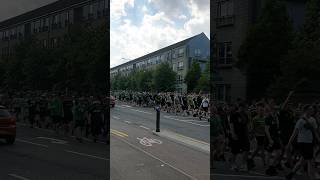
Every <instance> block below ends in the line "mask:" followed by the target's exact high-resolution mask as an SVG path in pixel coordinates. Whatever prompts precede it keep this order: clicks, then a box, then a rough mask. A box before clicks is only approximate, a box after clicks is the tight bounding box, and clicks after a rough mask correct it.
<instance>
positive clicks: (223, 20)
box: [216, 15, 235, 27]
mask: <svg viewBox="0 0 320 180" xmlns="http://www.w3.org/2000/svg"><path fill="white" fill-rule="evenodd" d="M234 20H235V17H234V15H230V16H221V17H218V18H216V25H217V27H224V26H232V25H233V24H234Z"/></svg>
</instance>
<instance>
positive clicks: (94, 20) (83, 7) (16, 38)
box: [0, 0, 109, 59]
mask: <svg viewBox="0 0 320 180" xmlns="http://www.w3.org/2000/svg"><path fill="white" fill-rule="evenodd" d="M108 3H109V2H108V0H59V1H56V2H54V3H51V4H48V5H46V6H43V7H40V8H38V9H35V10H32V11H30V12H27V13H24V14H21V15H19V16H16V17H13V18H10V19H8V20H5V21H2V22H0V58H1V59H5V58H9V57H10V56H12V55H13V54H14V53H15V50H14V48H15V45H16V44H17V43H19V42H21V41H23V40H25V39H27V38H30V37H35V38H36V39H37V40H38V41H40V42H41V43H42V45H43V47H45V48H54V47H57V46H59V43H60V41H61V40H62V38H63V36H64V35H65V34H66V33H67V32H68V31H69V30H70V28H71V27H72V26H73V25H85V26H87V25H99V24H106V23H107V19H108V18H107V17H108V13H109V9H108V6H109V4H108Z"/></svg>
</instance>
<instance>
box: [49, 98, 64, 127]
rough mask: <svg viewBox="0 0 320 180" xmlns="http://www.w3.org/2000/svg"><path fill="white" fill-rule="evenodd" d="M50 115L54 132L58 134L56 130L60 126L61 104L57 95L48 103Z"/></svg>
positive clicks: (61, 117)
mask: <svg viewBox="0 0 320 180" xmlns="http://www.w3.org/2000/svg"><path fill="white" fill-rule="evenodd" d="M49 109H50V115H51V118H52V121H53V126H54V130H55V131H56V132H58V128H60V127H61V125H62V119H63V104H62V100H61V98H60V97H59V96H58V95H55V96H54V97H53V99H52V100H51V101H50V103H49Z"/></svg>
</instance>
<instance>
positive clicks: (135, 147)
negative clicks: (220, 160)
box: [115, 136, 196, 180]
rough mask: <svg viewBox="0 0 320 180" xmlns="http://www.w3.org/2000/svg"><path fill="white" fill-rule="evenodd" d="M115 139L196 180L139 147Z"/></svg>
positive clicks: (194, 179)
mask: <svg viewBox="0 0 320 180" xmlns="http://www.w3.org/2000/svg"><path fill="white" fill-rule="evenodd" d="M115 137H117V136H115ZM117 139H119V140H120V141H122V142H124V143H127V144H128V145H130V146H131V147H133V148H134V149H137V150H139V151H141V152H143V153H145V154H147V155H149V156H150V157H152V158H154V159H156V160H158V161H160V162H161V163H163V164H165V165H167V166H169V167H171V168H172V169H174V170H176V171H178V172H180V173H181V174H183V175H185V176H187V177H189V178H190V179H192V180H196V178H194V177H193V176H191V175H189V174H187V173H186V172H184V171H183V170H181V169H179V168H177V167H174V166H173V165H171V164H169V163H167V162H165V161H163V160H161V159H159V158H157V157H156V156H154V155H152V154H150V153H148V152H146V151H144V150H143V149H141V148H139V147H137V146H135V145H133V144H131V143H130V142H128V141H126V140H124V139H121V138H118V137H117Z"/></svg>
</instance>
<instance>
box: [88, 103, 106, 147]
mask: <svg viewBox="0 0 320 180" xmlns="http://www.w3.org/2000/svg"><path fill="white" fill-rule="evenodd" d="M89 120H90V122H91V134H92V136H93V138H94V139H93V141H94V142H97V138H98V136H99V135H100V133H101V127H102V123H103V121H104V113H103V109H102V106H101V103H100V102H99V101H94V102H93V106H92V107H91V108H90V110H89Z"/></svg>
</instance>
